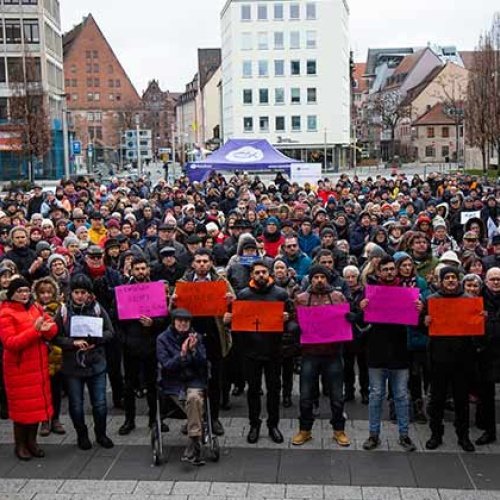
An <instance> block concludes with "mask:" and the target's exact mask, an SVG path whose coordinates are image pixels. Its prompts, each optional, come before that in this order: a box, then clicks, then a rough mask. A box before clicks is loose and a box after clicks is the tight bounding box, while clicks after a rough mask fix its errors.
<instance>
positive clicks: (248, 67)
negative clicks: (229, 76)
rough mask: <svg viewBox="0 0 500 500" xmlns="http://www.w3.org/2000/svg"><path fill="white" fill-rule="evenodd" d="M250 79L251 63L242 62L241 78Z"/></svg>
mask: <svg viewBox="0 0 500 500" xmlns="http://www.w3.org/2000/svg"><path fill="white" fill-rule="evenodd" d="M251 77H252V61H243V78H251Z"/></svg>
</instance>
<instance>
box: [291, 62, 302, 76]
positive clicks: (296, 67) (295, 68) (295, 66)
mask: <svg viewBox="0 0 500 500" xmlns="http://www.w3.org/2000/svg"><path fill="white" fill-rule="evenodd" d="M290 74H291V75H292V76H298V75H300V61H298V60H294V61H290Z"/></svg>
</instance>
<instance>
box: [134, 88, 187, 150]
mask: <svg viewBox="0 0 500 500" xmlns="http://www.w3.org/2000/svg"><path fill="white" fill-rule="evenodd" d="M179 96H180V93H175V92H169V91H168V90H167V91H165V92H164V91H163V90H161V88H160V84H159V82H158V80H151V81H150V82H149V84H148V88H147V89H146V90H145V91H144V93H143V95H142V106H143V123H144V127H145V128H146V129H149V130H151V134H152V141H153V154H154V155H158V150H159V149H162V148H171V146H172V127H175V106H176V104H177V100H178V98H179Z"/></svg>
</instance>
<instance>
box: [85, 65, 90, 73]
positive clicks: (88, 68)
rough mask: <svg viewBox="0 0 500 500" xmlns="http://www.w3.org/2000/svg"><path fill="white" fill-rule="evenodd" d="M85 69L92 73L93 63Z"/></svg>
mask: <svg viewBox="0 0 500 500" xmlns="http://www.w3.org/2000/svg"><path fill="white" fill-rule="evenodd" d="M85 70H86V72H87V73H92V64H87V65H86V67H85Z"/></svg>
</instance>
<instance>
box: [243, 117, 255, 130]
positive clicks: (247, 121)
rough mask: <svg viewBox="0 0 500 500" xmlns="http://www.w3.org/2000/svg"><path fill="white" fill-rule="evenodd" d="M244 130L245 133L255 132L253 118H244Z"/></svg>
mask: <svg viewBox="0 0 500 500" xmlns="http://www.w3.org/2000/svg"><path fill="white" fill-rule="evenodd" d="M243 130H244V131H245V132H253V118H252V117H251V116H245V118H243Z"/></svg>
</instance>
